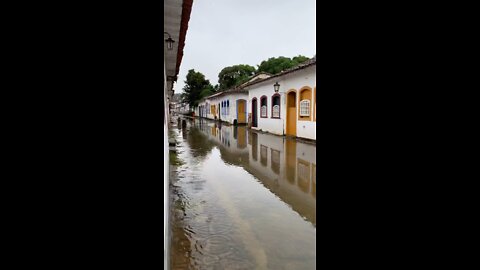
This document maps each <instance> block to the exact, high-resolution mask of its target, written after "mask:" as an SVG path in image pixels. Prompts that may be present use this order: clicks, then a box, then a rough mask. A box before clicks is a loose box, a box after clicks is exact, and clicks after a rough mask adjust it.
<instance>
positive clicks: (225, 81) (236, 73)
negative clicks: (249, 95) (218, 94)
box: [218, 65, 255, 91]
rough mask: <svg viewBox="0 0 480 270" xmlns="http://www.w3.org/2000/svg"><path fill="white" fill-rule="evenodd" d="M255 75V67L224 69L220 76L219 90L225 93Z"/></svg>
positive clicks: (242, 66)
mask: <svg viewBox="0 0 480 270" xmlns="http://www.w3.org/2000/svg"><path fill="white" fill-rule="evenodd" d="M254 74H255V67H252V66H249V65H235V66H230V67H225V68H223V69H222V70H221V71H220V73H219V74H218V83H219V90H220V91H223V90H226V89H229V88H231V87H234V86H236V85H239V84H241V83H243V82H245V81H247V80H248V78H250V77H251V76H253V75H254Z"/></svg>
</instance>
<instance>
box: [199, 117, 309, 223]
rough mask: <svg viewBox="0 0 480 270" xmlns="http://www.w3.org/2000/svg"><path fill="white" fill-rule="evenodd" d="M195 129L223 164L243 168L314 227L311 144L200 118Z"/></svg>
mask: <svg viewBox="0 0 480 270" xmlns="http://www.w3.org/2000/svg"><path fill="white" fill-rule="evenodd" d="M195 129H198V130H200V131H201V134H203V136H206V137H207V138H208V140H209V141H211V142H212V143H213V144H214V145H216V146H217V147H218V149H219V150H220V153H221V157H222V159H223V160H224V161H225V162H226V163H228V164H233V165H236V166H240V167H243V168H244V169H245V170H246V171H247V172H249V173H250V174H252V175H253V176H255V178H257V179H258V180H259V182H261V183H262V184H263V185H264V186H265V187H266V188H268V189H269V190H270V191H271V192H272V193H274V194H275V195H276V196H277V197H279V198H280V199H281V200H282V201H284V202H285V203H287V204H289V205H290V206H291V207H292V208H293V209H294V210H295V211H296V212H297V213H299V214H300V215H302V216H303V217H305V218H306V219H307V220H308V221H310V222H311V223H312V224H313V225H315V226H316V214H315V207H316V146H315V145H312V144H306V143H301V142H297V141H296V140H294V139H290V138H284V137H280V136H274V135H270V134H262V133H257V132H253V131H250V130H248V129H247V128H246V127H245V126H238V127H236V126H230V125H222V126H219V125H217V124H215V123H212V122H211V121H205V120H203V119H201V120H200V121H196V123H195V127H192V130H195Z"/></svg>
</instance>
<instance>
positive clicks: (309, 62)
mask: <svg viewBox="0 0 480 270" xmlns="http://www.w3.org/2000/svg"><path fill="white" fill-rule="evenodd" d="M316 64H317V57H316V56H315V57H313V58H311V59H309V60H307V61H305V62H303V63H301V64H300V65H298V66H295V67H292V68H289V69H286V70H284V71H282V72H280V73H277V74H275V75H272V76H270V77H268V78H265V79H260V80H255V81H253V82H250V83H247V84H245V85H243V86H242V87H243V88H244V87H248V86H252V85H254V84H257V83H261V82H264V81H268V80H270V79H273V78H278V77H280V76H283V75H285V74H289V73H293V72H296V71H299V70H302V69H305V68H307V67H310V66H314V65H316Z"/></svg>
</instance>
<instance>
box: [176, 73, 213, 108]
mask: <svg viewBox="0 0 480 270" xmlns="http://www.w3.org/2000/svg"><path fill="white" fill-rule="evenodd" d="M213 89H214V87H213V86H212V84H211V83H210V81H209V80H207V79H205V75H203V74H202V73H201V72H196V71H195V70H194V69H190V70H189V71H188V73H187V79H186V80H185V86H184V87H183V93H182V101H183V102H185V103H188V105H189V106H190V107H191V108H193V107H196V106H198V101H199V100H200V99H201V98H202V97H204V96H202V94H203V95H205V96H207V95H208V93H209V92H211V91H213Z"/></svg>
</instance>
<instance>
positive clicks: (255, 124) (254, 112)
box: [252, 98, 258, 127]
mask: <svg viewBox="0 0 480 270" xmlns="http://www.w3.org/2000/svg"><path fill="white" fill-rule="evenodd" d="M257 107H258V106H257V99H256V98H254V99H253V100H252V127H258V119H257V118H258V112H257Z"/></svg>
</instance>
